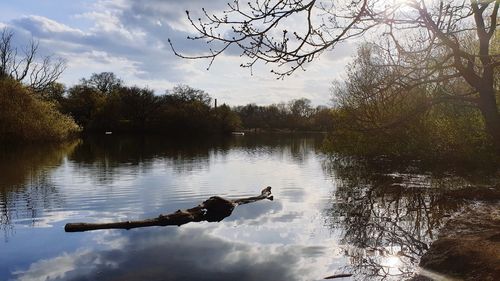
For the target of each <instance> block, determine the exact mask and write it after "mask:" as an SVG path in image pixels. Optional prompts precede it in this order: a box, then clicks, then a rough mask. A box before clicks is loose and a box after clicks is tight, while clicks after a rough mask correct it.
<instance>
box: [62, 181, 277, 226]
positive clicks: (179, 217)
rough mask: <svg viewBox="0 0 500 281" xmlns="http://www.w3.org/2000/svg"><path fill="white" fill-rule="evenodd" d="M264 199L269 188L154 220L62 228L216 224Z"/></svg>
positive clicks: (214, 199) (215, 198)
mask: <svg viewBox="0 0 500 281" xmlns="http://www.w3.org/2000/svg"><path fill="white" fill-rule="evenodd" d="M264 199H269V200H273V196H272V194H271V187H270V186H268V187H266V188H264V189H263V190H262V192H261V193H260V195H258V196H252V197H245V198H239V199H233V200H230V199H224V198H222V197H219V196H213V197H210V198H209V199H207V200H206V201H204V202H203V203H201V204H200V205H198V206H196V207H194V208H191V209H187V210H182V211H181V210H178V211H177V212H175V213H172V214H168V215H159V216H158V217H156V218H154V219H147V220H140V221H124V222H113V223H68V224H66V226H64V230H65V231H66V232H80V231H88V230H97V229H131V228H137V227H147V226H166V225H177V226H181V225H183V224H186V223H189V222H200V221H208V222H218V221H221V220H223V219H224V218H226V217H228V216H229V215H231V213H232V212H233V210H234V207H236V206H238V205H243V204H248V203H253V202H256V201H259V200H264Z"/></svg>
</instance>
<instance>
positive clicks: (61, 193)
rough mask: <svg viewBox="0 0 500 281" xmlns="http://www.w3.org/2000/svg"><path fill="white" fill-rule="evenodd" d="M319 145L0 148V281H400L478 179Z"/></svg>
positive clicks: (121, 140)
mask: <svg viewBox="0 0 500 281" xmlns="http://www.w3.org/2000/svg"><path fill="white" fill-rule="evenodd" d="M322 139H323V136H322V135H286V134H281V135H280V134H258V135H251V134H247V135H245V136H232V137H227V138H210V137H203V136H201V137H193V138H184V139H177V140H174V139H171V138H170V139H169V138H163V137H123V136H116V135H109V136H98V137H89V138H85V139H81V140H77V141H74V142H70V143H65V144H61V145H50V144H45V145H40V144H39V145H25V146H6V145H4V146H3V147H1V149H0V156H1V157H0V217H1V220H0V228H1V235H2V238H3V239H2V241H0V280H288V281H290V280H322V279H323V278H325V277H327V276H332V275H336V274H353V275H352V276H351V277H349V278H344V279H339V280H376V279H384V278H385V279H386V280H392V279H393V280H401V279H405V278H408V277H411V276H412V275H413V274H414V273H415V272H416V271H417V270H418V262H419V257H420V256H421V255H422V254H423V253H424V252H425V251H426V250H427V249H428V246H429V244H430V242H432V241H433V240H434V239H436V234H437V231H438V230H439V228H440V227H442V225H443V224H444V222H445V221H446V219H447V218H449V217H450V216H451V215H453V214H455V213H457V212H460V211H461V210H463V208H465V206H466V205H467V204H470V202H466V201H464V200H458V199H456V200H455V199H452V198H450V197H449V196H448V195H449V192H450V190H453V189H456V188H460V187H464V186H468V185H470V184H471V182H472V183H475V181H485V179H484V177H479V178H478V179H470V178H467V179H465V178H463V177H461V176H459V175H457V174H454V173H449V172H443V173H435V172H429V171H425V170H423V169H420V168H415V167H416V166H417V165H413V164H412V163H408V165H405V166H404V167H403V168H401V167H391V165H385V164H383V163H384V162H383V161H382V162H381V163H382V164H380V165H378V166H373V165H369V164H366V163H364V164H363V163H359V162H356V161H353V160H350V161H348V160H345V159H336V158H335V157H332V156H329V155H325V154H323V153H322V152H321V144H322ZM266 186H271V187H272V192H273V194H274V201H269V200H263V201H259V202H255V203H251V204H247V205H242V206H238V207H236V209H235V210H234V211H233V213H232V215H231V216H229V217H227V218H226V219H224V220H223V221H221V222H218V223H217V222H212V223H209V222H198V223H188V224H186V225H183V226H181V227H177V226H166V227H148V228H137V229H132V230H97V231H89V232H82V233H66V232H65V231H64V225H65V224H66V223H68V222H113V221H127V220H140V219H146V218H152V217H156V216H158V215H159V214H168V213H172V212H175V211H176V210H179V209H181V210H182V209H187V208H191V207H194V206H196V205H198V204H199V203H201V202H202V201H204V200H206V199H208V198H209V197H210V196H214V195H218V196H222V197H227V198H238V197H245V196H253V195H257V194H259V193H260V191H261V190H262V189H263V188H264V187H266Z"/></svg>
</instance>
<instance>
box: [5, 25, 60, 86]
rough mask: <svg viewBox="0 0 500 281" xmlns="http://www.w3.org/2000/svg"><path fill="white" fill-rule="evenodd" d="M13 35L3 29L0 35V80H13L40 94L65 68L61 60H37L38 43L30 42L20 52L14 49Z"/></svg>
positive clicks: (43, 58)
mask: <svg viewBox="0 0 500 281" xmlns="http://www.w3.org/2000/svg"><path fill="white" fill-rule="evenodd" d="M13 37H14V33H13V32H12V31H11V30H9V29H7V28H3V30H2V31H1V34H0V79H4V78H10V79H15V80H17V81H19V82H22V83H24V84H26V85H28V86H29V87H30V88H32V89H33V90H34V91H36V92H41V91H43V90H45V89H47V88H48V87H50V85H51V84H52V83H54V82H55V81H56V80H57V79H58V78H59V76H60V75H61V73H62V72H63V71H64V69H65V68H66V63H65V61H64V60H63V59H59V58H57V59H54V58H53V57H51V56H45V57H42V58H38V57H37V54H38V42H37V41H35V40H33V39H32V40H31V41H30V42H29V43H28V44H27V45H26V46H25V47H24V48H23V49H22V50H19V49H18V48H16V47H14V46H13V44H12V39H13Z"/></svg>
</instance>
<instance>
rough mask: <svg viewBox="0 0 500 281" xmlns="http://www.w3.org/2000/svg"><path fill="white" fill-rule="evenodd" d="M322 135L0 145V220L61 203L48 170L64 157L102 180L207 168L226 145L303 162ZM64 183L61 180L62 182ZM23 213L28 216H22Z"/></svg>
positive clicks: (6, 222) (7, 222) (32, 216)
mask: <svg viewBox="0 0 500 281" xmlns="http://www.w3.org/2000/svg"><path fill="white" fill-rule="evenodd" d="M321 140H322V136H321V135H307V136H304V135H280V134H256V135H253V134H248V135H246V136H244V137H210V136H207V137H190V138H188V137H178V138H172V137H161V136H135V137H134V136H131V137H126V136H118V135H111V136H104V135H103V136H92V137H88V138H85V139H83V140H80V141H77V142H73V143H66V144H62V145H50V144H38V145H36V146H35V145H33V146H30V145H22V146H21V145H19V146H17V147H6V146H4V147H2V148H1V151H0V156H1V157H0V173H1V176H0V214H1V218H0V226H1V227H2V228H4V229H12V223H13V220H16V223H21V221H22V223H31V224H34V223H35V221H36V218H39V217H40V216H41V215H42V212H43V210H45V209H48V208H52V207H60V206H62V205H63V202H62V200H63V199H62V196H61V195H60V194H59V191H58V187H57V186H56V185H55V183H54V182H53V180H52V172H53V171H54V169H55V168H57V167H59V166H60V165H61V164H62V163H63V162H64V160H65V159H67V160H68V165H69V167H73V168H74V169H72V171H73V172H74V173H79V174H83V177H84V178H87V179H91V180H92V181H94V180H95V181H97V182H98V183H100V184H112V183H113V182H114V181H115V180H119V179H120V178H122V177H123V176H124V175H126V176H133V175H136V174H139V173H147V172H149V171H150V170H151V169H153V168H157V167H159V166H161V165H163V166H162V167H168V168H169V169H171V170H172V171H173V172H174V173H181V174H182V173H192V172H197V171H202V170H206V169H208V168H209V166H210V165H211V161H212V160H213V159H214V158H222V159H224V157H226V156H227V155H228V154H229V153H230V151H233V152H234V151H236V152H243V153H246V154H248V158H249V159H252V157H258V156H265V157H268V156H269V155H273V156H274V157H281V158H287V159H292V160H293V161H296V162H299V163H300V162H303V161H305V160H306V159H307V158H308V157H309V156H310V153H312V151H313V150H316V149H317V148H318V147H319V145H320V144H321ZM63 184H64V183H63ZM26 219H27V220H26Z"/></svg>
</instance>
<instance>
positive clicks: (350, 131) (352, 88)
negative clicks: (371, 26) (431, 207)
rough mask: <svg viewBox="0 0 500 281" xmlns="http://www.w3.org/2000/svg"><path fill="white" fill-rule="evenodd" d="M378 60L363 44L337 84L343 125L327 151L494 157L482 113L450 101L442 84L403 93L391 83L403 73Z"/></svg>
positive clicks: (457, 85) (339, 123)
mask: <svg viewBox="0 0 500 281" xmlns="http://www.w3.org/2000/svg"><path fill="white" fill-rule="evenodd" d="M377 59H379V57H378V56H377V47H376V46H373V45H364V46H362V47H361V48H360V50H359V52H358V56H357V57H356V59H355V60H354V62H353V63H352V64H351V65H349V67H348V71H347V78H348V79H347V80H346V81H343V82H341V83H340V82H337V83H335V86H334V88H333V89H334V90H333V94H334V100H335V103H336V108H335V120H336V125H337V126H336V130H335V131H334V132H333V133H332V134H331V135H330V136H329V139H328V142H327V145H326V147H327V149H329V150H330V151H332V152H337V153H341V154H344V155H358V156H368V157H376V156H381V155H385V156H391V157H403V158H426V159H436V158H440V159H450V160H451V159H455V160H469V159H474V158H478V159H480V158H491V157H490V156H489V155H493V154H492V151H493V149H492V142H491V139H490V136H489V135H488V134H487V133H486V129H485V127H486V125H485V122H484V119H483V118H482V115H481V112H480V110H479V109H477V108H476V107H472V106H466V105H467V102H465V101H464V102H461V101H456V100H454V101H453V102H450V101H449V100H448V99H447V92H446V90H447V89H443V88H442V87H439V86H436V87H429V86H428V85H427V86H425V87H424V86H422V87H414V88H411V89H408V90H407V91H406V92H402V91H401V89H400V88H399V87H397V86H393V84H391V83H390V80H391V79H392V77H393V76H394V75H398V74H394V72H392V68H391V67H386V68H384V67H380V66H378V65H377V63H376V61H377ZM388 81H389V82H388ZM453 87H455V88H457V90H460V88H461V87H466V85H463V84H460V83H458V82H456V83H454V85H453ZM448 89H449V87H448Z"/></svg>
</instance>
